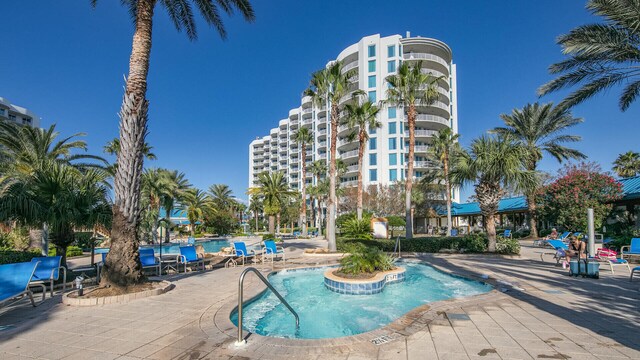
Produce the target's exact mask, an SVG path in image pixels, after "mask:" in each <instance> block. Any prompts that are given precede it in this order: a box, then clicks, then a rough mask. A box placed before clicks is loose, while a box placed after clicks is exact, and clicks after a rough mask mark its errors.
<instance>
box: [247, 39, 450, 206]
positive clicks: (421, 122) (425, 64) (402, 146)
mask: <svg viewBox="0 0 640 360" xmlns="http://www.w3.org/2000/svg"><path fill="white" fill-rule="evenodd" d="M337 60H339V61H342V62H343V63H344V69H345V71H348V70H350V69H357V70H358V76H357V83H355V84H354V89H355V88H358V89H360V90H363V91H364V92H366V94H367V95H368V97H369V99H370V100H371V101H372V102H378V101H380V100H385V99H386V90H387V87H388V85H387V82H386V81H385V78H386V77H387V76H388V75H392V74H395V73H396V70H397V68H398V66H399V64H400V63H401V62H403V61H406V62H415V61H418V60H421V61H422V71H424V72H426V73H431V74H432V75H433V76H436V77H439V76H442V77H443V80H441V81H439V82H438V89H439V91H440V98H439V99H438V101H436V102H435V103H434V104H433V105H431V106H426V107H419V108H418V117H417V120H416V133H415V136H416V143H415V144H416V146H415V167H414V171H415V175H416V177H421V176H422V174H423V172H424V171H425V170H426V169H427V167H428V166H429V164H428V162H427V161H425V160H426V155H427V151H428V147H429V144H430V143H431V140H432V137H433V135H434V133H435V132H436V131H437V130H439V129H442V128H444V127H451V129H452V130H453V132H454V133H457V132H458V112H457V96H456V90H457V89H456V66H455V64H453V60H452V53H451V49H450V48H449V46H447V44H445V43H443V42H442V41H439V40H436V39H430V38H424V37H419V36H417V37H411V36H410V34H409V33H407V36H406V37H402V36H400V35H392V36H387V37H380V35H379V34H376V35H371V36H367V37H364V38H362V39H361V40H360V41H359V42H358V43H356V44H353V45H351V46H349V47H347V48H346V49H344V50H343V51H342V52H341V53H340V54H339V55H338V57H337ZM349 99H351V95H348V96H345V97H344V98H343V100H342V101H348V100H349ZM403 114H404V110H403V109H402V108H396V107H393V106H387V107H384V108H382V109H381V111H380V113H379V115H378V120H379V121H380V122H381V123H382V125H383V126H382V128H379V129H377V130H376V131H375V132H371V133H370V140H369V142H368V144H367V145H366V150H365V154H364V157H363V184H364V186H367V185H371V184H390V183H393V182H395V181H398V180H403V179H404V177H405V172H406V164H405V161H406V156H407V154H408V142H409V140H408V137H409V134H408V130H407V129H406V118H403V117H404V116H403ZM300 126H304V127H308V128H310V129H311V130H312V132H313V134H314V139H315V141H314V143H313V145H312V146H310V147H309V148H308V149H307V159H306V163H307V164H310V163H311V162H313V161H315V160H327V161H328V159H327V155H328V153H329V145H330V144H329V142H330V136H329V133H328V131H329V129H330V124H329V119H328V118H327V111H326V109H325V108H324V107H322V108H318V107H317V106H316V105H315V104H313V103H312V101H311V98H310V97H308V96H304V97H302V99H301V104H300V107H297V108H295V109H291V110H289V116H288V117H287V118H286V119H282V120H280V121H279V123H278V127H275V128H273V129H271V131H270V132H269V135H266V136H264V137H258V138H256V140H254V141H252V142H251V144H250V145H249V186H250V187H251V186H256V183H255V181H256V179H257V176H258V174H260V173H261V172H263V171H282V172H284V173H285V174H286V176H287V178H288V180H289V184H290V186H291V187H292V188H294V189H299V188H300V187H301V184H302V179H301V173H300V169H301V166H302V162H301V159H300V146H299V145H298V144H296V142H295V141H294V134H295V132H296V131H297V130H298V128H299V127H300ZM351 131H352V129H350V128H349V127H348V126H346V125H342V126H340V127H339V128H338V142H337V145H338V147H337V150H338V157H339V158H340V159H342V160H343V161H344V162H345V163H346V165H347V172H346V173H345V175H344V176H342V178H341V179H340V180H341V184H342V185H343V186H351V185H353V186H355V185H356V183H357V169H358V167H357V161H358V143H357V140H356V141H348V140H347V136H348V135H349V133H350V132H351ZM306 182H307V183H308V184H311V182H312V175H311V174H310V173H309V172H308V171H307V179H306ZM453 195H454V196H453V197H454V201H458V198H459V194H458V191H457V190H456V191H455V192H454V194H453Z"/></svg>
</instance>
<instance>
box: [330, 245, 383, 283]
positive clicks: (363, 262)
mask: <svg viewBox="0 0 640 360" xmlns="http://www.w3.org/2000/svg"><path fill="white" fill-rule="evenodd" d="M349 253H350V255H347V256H345V257H343V258H342V259H341V260H340V265H341V266H340V268H339V269H338V270H337V271H336V272H337V274H336V275H338V276H341V277H371V276H373V275H374V274H375V273H377V272H378V271H389V270H393V269H395V267H396V266H395V265H394V263H393V258H391V256H389V255H387V254H385V253H384V252H382V251H381V250H380V249H378V248H373V247H366V246H352V248H351V249H350V251H349Z"/></svg>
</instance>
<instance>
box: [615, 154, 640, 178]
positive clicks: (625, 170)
mask: <svg viewBox="0 0 640 360" xmlns="http://www.w3.org/2000/svg"><path fill="white" fill-rule="evenodd" d="M613 171H615V172H616V174H618V176H619V177H621V178H627V177H632V176H636V175H638V173H640V154H638V153H637V152H633V151H627V152H626V153H624V154H620V155H618V157H617V158H616V160H615V161H614V162H613Z"/></svg>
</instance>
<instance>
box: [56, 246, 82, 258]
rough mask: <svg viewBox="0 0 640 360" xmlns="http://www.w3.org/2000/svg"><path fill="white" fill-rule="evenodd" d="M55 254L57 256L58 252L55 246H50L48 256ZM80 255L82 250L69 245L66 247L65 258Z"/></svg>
mask: <svg viewBox="0 0 640 360" xmlns="http://www.w3.org/2000/svg"><path fill="white" fill-rule="evenodd" d="M57 254H58V251H57V250H56V247H55V246H52V247H50V248H49V252H48V255H49V256H56V255H57ZM82 254H83V252H82V249H81V248H80V247H78V246H73V245H70V246H68V247H67V257H72V256H80V255H82Z"/></svg>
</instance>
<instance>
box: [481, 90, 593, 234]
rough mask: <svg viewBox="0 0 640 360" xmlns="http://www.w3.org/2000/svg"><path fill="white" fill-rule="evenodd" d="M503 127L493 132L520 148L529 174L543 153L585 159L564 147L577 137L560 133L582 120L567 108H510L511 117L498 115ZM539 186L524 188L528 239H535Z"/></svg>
mask: <svg viewBox="0 0 640 360" xmlns="http://www.w3.org/2000/svg"><path fill="white" fill-rule="evenodd" d="M500 117H501V118H502V120H503V121H504V123H505V125H506V127H497V128H495V129H493V130H492V132H494V133H497V134H500V135H504V136H510V137H511V138H512V139H514V140H515V141H516V142H517V143H518V144H520V145H521V146H523V147H524V148H525V149H526V150H527V152H528V155H527V157H526V160H525V167H526V169H527V170H529V171H533V172H535V171H537V167H538V163H539V162H540V160H542V154H543V153H545V152H546V153H548V154H550V155H551V156H553V157H554V158H556V160H558V162H562V161H564V160H568V159H584V158H586V156H585V155H584V154H583V153H581V152H580V151H578V150H576V149H572V148H569V147H566V146H564V145H563V144H565V143H568V142H576V141H580V140H581V137H580V136H577V135H566V134H562V132H563V131H565V130H567V129H569V128H571V127H573V126H576V125H578V124H580V123H581V122H582V121H583V120H582V119H581V118H576V117H573V115H571V112H570V111H569V110H568V109H567V108H562V107H554V106H553V103H547V104H539V103H534V104H527V105H525V107H524V108H522V109H513V111H512V112H511V114H501V115H500ZM538 188H539V184H538V183H535V184H534V187H532V188H530V189H524V191H525V195H526V197H527V206H528V210H529V227H530V229H531V237H534V238H537V237H538V226H537V222H538V221H537V218H538V217H537V214H536V199H535V194H536V193H537V191H538Z"/></svg>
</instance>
